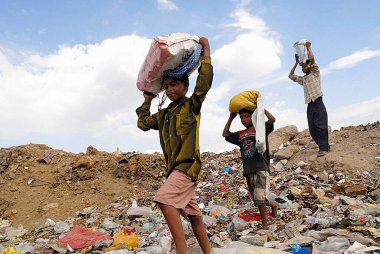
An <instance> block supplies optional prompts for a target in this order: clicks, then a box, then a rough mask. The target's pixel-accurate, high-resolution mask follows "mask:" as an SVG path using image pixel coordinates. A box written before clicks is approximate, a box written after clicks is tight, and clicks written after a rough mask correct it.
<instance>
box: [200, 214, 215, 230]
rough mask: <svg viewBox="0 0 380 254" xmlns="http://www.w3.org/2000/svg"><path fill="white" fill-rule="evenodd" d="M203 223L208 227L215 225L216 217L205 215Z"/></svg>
mask: <svg viewBox="0 0 380 254" xmlns="http://www.w3.org/2000/svg"><path fill="white" fill-rule="evenodd" d="M202 217H203V223H204V224H205V225H206V227H213V226H215V225H216V222H217V220H216V218H214V217H210V216H208V215H203V216H202Z"/></svg>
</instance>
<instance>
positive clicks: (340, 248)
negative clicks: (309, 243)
mask: <svg viewBox="0 0 380 254" xmlns="http://www.w3.org/2000/svg"><path fill="white" fill-rule="evenodd" d="M349 247H350V241H349V240H348V239H347V238H344V237H339V236H331V237H328V238H327V240H326V241H325V242H322V243H321V244H320V245H315V251H317V253H328V252H331V253H337V254H338V253H344V252H345V251H346V250H347V249H348V248H349ZM313 252H314V248H313Z"/></svg>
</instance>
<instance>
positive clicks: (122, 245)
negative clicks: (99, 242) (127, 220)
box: [106, 230, 140, 251]
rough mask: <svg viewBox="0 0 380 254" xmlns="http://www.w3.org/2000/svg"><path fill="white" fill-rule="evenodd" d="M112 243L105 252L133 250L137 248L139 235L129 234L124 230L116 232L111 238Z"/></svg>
mask: <svg viewBox="0 0 380 254" xmlns="http://www.w3.org/2000/svg"><path fill="white" fill-rule="evenodd" d="M113 239H114V240H113V243H112V245H111V246H110V247H108V248H107V249H106V251H112V250H120V249H128V250H134V249H136V248H137V247H139V240H140V239H139V235H138V234H136V233H131V234H129V233H128V232H126V231H125V230H121V231H119V232H117V233H116V234H115V235H114V237H113Z"/></svg>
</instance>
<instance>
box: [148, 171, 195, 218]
mask: <svg viewBox="0 0 380 254" xmlns="http://www.w3.org/2000/svg"><path fill="white" fill-rule="evenodd" d="M196 187H197V185H196V183H195V182H193V181H192V180H191V178H190V176H188V175H187V174H186V173H184V172H182V171H180V170H177V169H175V170H174V171H173V172H172V173H171V174H170V175H169V177H168V179H166V181H165V183H164V184H163V185H162V186H161V188H160V189H158V191H157V192H156V195H155V196H154V202H156V203H161V204H165V205H171V206H173V207H175V208H177V209H178V210H179V212H180V213H181V214H182V216H184V217H185V218H187V217H188V216H189V215H195V216H202V212H201V210H200V209H199V206H198V204H197V202H196V200H195V198H196V196H195V190H196Z"/></svg>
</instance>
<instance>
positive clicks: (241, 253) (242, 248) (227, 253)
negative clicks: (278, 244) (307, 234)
mask: <svg viewBox="0 0 380 254" xmlns="http://www.w3.org/2000/svg"><path fill="white" fill-rule="evenodd" d="M212 251H213V252H212V253H213V254H288V252H285V251H282V250H276V249H272V248H266V247H261V246H253V245H250V244H247V243H244V242H240V241H236V242H235V241H232V242H230V243H228V244H226V245H225V246H224V247H223V248H212Z"/></svg>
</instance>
